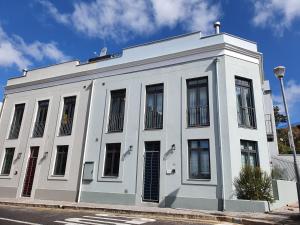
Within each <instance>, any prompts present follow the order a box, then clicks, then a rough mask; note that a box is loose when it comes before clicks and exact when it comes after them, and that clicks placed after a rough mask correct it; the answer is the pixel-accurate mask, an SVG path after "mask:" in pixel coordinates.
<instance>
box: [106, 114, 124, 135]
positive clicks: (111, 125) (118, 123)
mask: <svg viewBox="0 0 300 225" xmlns="http://www.w3.org/2000/svg"><path fill="white" fill-rule="evenodd" d="M123 125H124V113H111V114H110V115H109V122H108V132H120V131H123Z"/></svg>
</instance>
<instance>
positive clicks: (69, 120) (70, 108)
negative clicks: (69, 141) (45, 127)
mask: <svg viewBox="0 0 300 225" xmlns="http://www.w3.org/2000/svg"><path fill="white" fill-rule="evenodd" d="M75 104H76V96H72V97H66V98H64V108H63V113H62V118H61V124H60V130H59V136H67V135H71V134H72V127H73V119H74V111H75Z"/></svg>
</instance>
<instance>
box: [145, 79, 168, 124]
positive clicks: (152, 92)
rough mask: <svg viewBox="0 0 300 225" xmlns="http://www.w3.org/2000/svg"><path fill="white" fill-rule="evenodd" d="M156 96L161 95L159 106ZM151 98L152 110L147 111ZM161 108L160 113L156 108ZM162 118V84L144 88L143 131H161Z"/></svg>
mask: <svg viewBox="0 0 300 225" xmlns="http://www.w3.org/2000/svg"><path fill="white" fill-rule="evenodd" d="M158 95H162V100H161V106H159V105H158ZM150 96H153V110H149V107H148V103H149V98H150ZM159 107H161V112H159V110H158V108H159ZM163 118H164V83H159V84H151V85H147V86H146V101H145V130H156V129H163Z"/></svg>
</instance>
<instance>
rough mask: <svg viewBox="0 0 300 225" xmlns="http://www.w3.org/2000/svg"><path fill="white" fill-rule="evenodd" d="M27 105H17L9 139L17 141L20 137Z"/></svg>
mask: <svg viewBox="0 0 300 225" xmlns="http://www.w3.org/2000/svg"><path fill="white" fill-rule="evenodd" d="M24 108H25V104H18V105H15V113H14V117H13V121H12V124H11V128H10V132H9V139H17V138H18V137H19V133H20V129H21V124H22V120H23V113H24Z"/></svg>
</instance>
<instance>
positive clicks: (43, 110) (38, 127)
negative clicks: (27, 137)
mask: <svg viewBox="0 0 300 225" xmlns="http://www.w3.org/2000/svg"><path fill="white" fill-rule="evenodd" d="M48 106H49V100H44V101H39V102H38V111H37V115H36V120H35V124H34V129H33V134H32V136H33V137H43V135H44V130H45V126H46V119H47V113H48Z"/></svg>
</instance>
